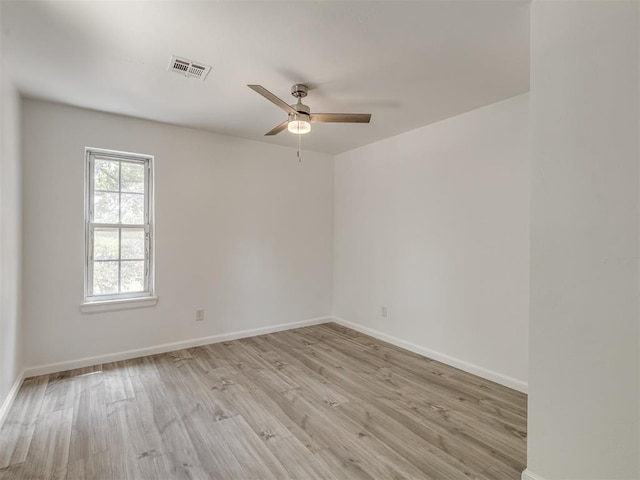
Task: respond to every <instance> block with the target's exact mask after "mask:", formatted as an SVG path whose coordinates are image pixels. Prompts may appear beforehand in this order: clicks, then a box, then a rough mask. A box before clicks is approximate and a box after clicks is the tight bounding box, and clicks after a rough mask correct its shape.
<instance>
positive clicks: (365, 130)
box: [2, 0, 529, 153]
mask: <svg viewBox="0 0 640 480" xmlns="http://www.w3.org/2000/svg"><path fill="white" fill-rule="evenodd" d="M2 35H3V36H2V43H3V45H2V48H3V55H4V62H5V65H7V66H8V69H9V71H10V74H11V76H12V78H13V80H14V81H15V83H16V85H17V87H18V88H19V89H20V91H21V92H22V93H23V94H24V95H26V96H30V97H37V98H43V99H47V100H52V101H56V102H62V103H67V104H71V105H76V106H81V107H86V108H92V109H96V110H103V111H107V112H113V113H119V114H124V115H131V116H135V117H141V118H147V119H152V120H158V121H162V122H168V123H173V124H178V125H184V126H189V127H195V128H200V129H205V130H210V131H213V132H218V133H222V134H227V135H233V136H238V137H244V138H249V139H253V140H260V141H266V142H270V143H276V144H280V145H288V146H295V145H296V140H297V137H296V136H294V135H292V134H290V133H288V132H286V131H285V132H282V133H280V134H279V135H277V136H275V137H264V136H263V135H264V133H265V132H267V131H268V130H270V129H271V128H272V127H274V126H275V125H277V124H278V123H280V122H282V121H283V120H285V119H286V115H285V114H284V112H282V111H281V110H279V109H278V108H277V107H276V106H274V105H273V104H271V103H269V102H268V101H267V100H265V99H264V98H262V97H260V96H259V95H258V94H256V93H255V92H253V91H252V90H250V89H249V88H247V87H246V84H248V83H257V84H261V85H263V86H264V87H265V88H267V89H268V90H270V91H272V92H273V93H275V94H276V95H278V96H280V97H281V98H282V99H284V100H285V101H287V102H289V103H294V98H293V97H292V96H291V94H290V87H291V85H292V84H293V83H307V84H308V85H309V86H310V87H311V91H310V92H309V96H308V97H307V98H306V99H305V103H306V104H308V105H309V106H310V107H311V110H312V112H349V113H372V115H373V117H372V121H371V124H369V125H359V124H355V125H353V124H316V125H313V129H312V131H311V133H310V134H308V135H305V136H304V137H303V148H305V149H309V150H315V151H321V152H327V153H338V152H343V151H346V150H349V149H351V148H354V147H357V146H360V145H365V144H368V143H372V142H375V141H377V140H381V139H383V138H386V137H390V136H393V135H395V134H398V133H401V132H405V131H408V130H412V129H414V128H417V127H420V126H423V125H426V124H428V123H432V122H435V121H438V120H441V119H444V118H448V117H452V116H454V115H458V114H460V113H463V112H466V111H469V110H472V109H474V108H477V107H480V106H483V105H487V104H490V103H493V102H496V101H499V100H502V99H505V98H508V97H511V96H513V95H517V94H520V93H523V92H526V91H528V90H529V3H528V1H522V0H517V1H516V0H514V1H509V0H498V1H483V0H471V1H451V0H450V1H446V0H445V1H425V2H417V1H414V2H401V1H389V2H356V1H342V2H334V1H316V2H305V1H300V0H298V1H291V2H265V1H261V2H243V1H228V2H217V1H215V2H214V1H198V2H196V1H164V2H161V1H155V2H133V1H128V2H119V1H88V0H85V1H80V2H78V1H74V2H70V1H20V2H2ZM172 54H174V55H178V56H181V57H185V58H188V59H191V60H196V61H199V62H202V63H205V64H208V65H212V66H213V69H212V71H211V73H210V74H209V76H208V78H207V79H206V81H205V82H204V83H203V82H200V81H199V80H196V79H188V78H185V77H182V76H180V75H178V74H175V73H172V72H168V71H167V64H168V60H169V56H170V55H172Z"/></svg>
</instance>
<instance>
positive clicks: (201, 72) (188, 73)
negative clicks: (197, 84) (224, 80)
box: [168, 55, 211, 82]
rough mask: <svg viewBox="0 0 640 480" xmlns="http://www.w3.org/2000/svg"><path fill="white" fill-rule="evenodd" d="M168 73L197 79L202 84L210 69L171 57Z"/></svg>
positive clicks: (184, 59)
mask: <svg viewBox="0 0 640 480" xmlns="http://www.w3.org/2000/svg"><path fill="white" fill-rule="evenodd" d="M168 70H169V71H171V72H176V73H179V74H180V75H183V76H185V77H194V78H199V79H200V80H202V81H203V82H204V79H205V78H207V75H208V74H209V72H210V71H211V67H210V66H208V65H203V64H202V63H196V62H192V61H191V60H187V59H186V58H180V57H176V56H175V55H171V58H170V59H169V68H168Z"/></svg>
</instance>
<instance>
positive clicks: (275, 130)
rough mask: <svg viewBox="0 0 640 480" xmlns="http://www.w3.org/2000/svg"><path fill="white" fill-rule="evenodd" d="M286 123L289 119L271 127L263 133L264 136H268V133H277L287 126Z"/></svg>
mask: <svg viewBox="0 0 640 480" xmlns="http://www.w3.org/2000/svg"><path fill="white" fill-rule="evenodd" d="M288 123H289V120H285V121H284V122H282V123H281V124H280V125H278V126H277V127H273V128H272V129H271V130H269V131H268V132H267V133H265V134H264V136H265V137H266V136H269V135H277V134H279V133H280V132H281V131H282V130H284V129H285V128H287V124H288Z"/></svg>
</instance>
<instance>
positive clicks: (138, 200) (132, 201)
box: [120, 193, 144, 224]
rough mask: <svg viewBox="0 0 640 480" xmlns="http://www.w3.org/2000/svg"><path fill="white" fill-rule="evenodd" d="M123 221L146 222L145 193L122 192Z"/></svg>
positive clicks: (130, 222)
mask: <svg viewBox="0 0 640 480" xmlns="http://www.w3.org/2000/svg"><path fill="white" fill-rule="evenodd" d="M121 197H122V217H121V220H120V221H121V222H122V223H129V224H132V223H134V224H140V223H144V195H140V194H138V193H123V194H122V196H121Z"/></svg>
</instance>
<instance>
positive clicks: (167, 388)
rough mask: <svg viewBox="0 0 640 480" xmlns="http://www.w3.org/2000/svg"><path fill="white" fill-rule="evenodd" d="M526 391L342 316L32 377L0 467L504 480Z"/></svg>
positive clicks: (3, 473) (135, 477) (523, 429)
mask: <svg viewBox="0 0 640 480" xmlns="http://www.w3.org/2000/svg"><path fill="white" fill-rule="evenodd" d="M526 436H527V425H526V395H523V394H521V393H520V392H515V391H513V390H510V389H508V388H506V387H503V386H501V385H497V384H495V383H493V382H489V381H487V380H485V379H481V378H478V377H475V376H473V375H470V374H468V373H466V372H462V371H460V370H457V369H455V368H452V367H449V366H447V365H444V364H442V363H439V362H436V361H434V360H431V359H428V358H424V357H421V356H420V355H417V354H415V353H412V352H408V351H406V350H402V349H400V348H397V347H395V346H393V345H390V344H387V343H384V342H381V341H379V340H377V339H374V338H372V337H369V336H367V335H363V334H361V333H359V332H355V331H353V330H350V329H347V328H344V327H342V326H339V325H336V324H323V325H315V326H311V327H305V328H300V329H295V330H290V331H283V332H278V333H273V334H267V335H260V336H257V337H252V338H246V339H242V340H237V341H230V342H222V343H217V344H212V345H206V346H202V347H195V348H189V349H186V350H179V351H175V352H170V353H167V354H160V355H151V356H147V357H141V358H137V359H132V360H126V361H119V362H113V363H109V364H104V365H102V366H96V367H89V368H86V369H78V370H73V371H69V372H62V373H60V374H54V375H44V376H41V377H35V378H30V379H27V380H26V381H25V382H24V385H23V386H22V388H21V390H20V391H19V392H18V396H17V398H16V401H15V403H14V405H13V407H12V409H11V410H10V412H9V413H8V416H7V420H6V421H5V424H4V426H3V428H2V429H1V430H0V480H8V479H11V480H23V479H36V478H42V479H58V478H59V479H66V480H76V479H83V480H84V479H87V480H92V479H95V480H106V479H113V480H139V479H140V480H144V479H149V480H152V479H154V480H155V479H185V480H186V479H190V480H193V479H203V480H204V479H216V480H218V479H221V480H224V479H229V480H231V479H233V480H262V479H265V480H267V479H277V480H280V479H287V478H291V479H300V480H310V479H323V480H325V479H326V480H338V479H339V480H342V479H350V480H351V479H356V480H384V479H412V480H414V479H416V480H417V479H427V480H428V479H433V480H458V479H465V480H506V479H514V480H515V479H519V477H520V472H521V471H522V470H523V469H524V467H525V464H526V440H527V439H526Z"/></svg>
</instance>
